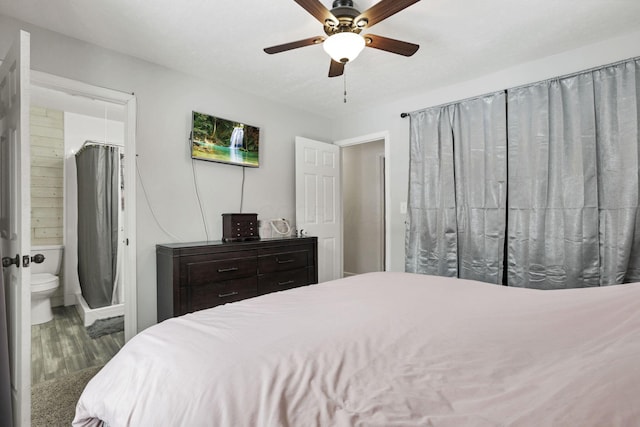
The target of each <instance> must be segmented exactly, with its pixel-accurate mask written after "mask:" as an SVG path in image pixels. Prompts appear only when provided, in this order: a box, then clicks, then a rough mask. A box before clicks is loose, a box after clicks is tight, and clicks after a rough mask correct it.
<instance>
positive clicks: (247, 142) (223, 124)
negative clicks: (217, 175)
mask: <svg viewBox="0 0 640 427" xmlns="http://www.w3.org/2000/svg"><path fill="white" fill-rule="evenodd" d="M259 148H260V128H257V127H255V126H251V125H248V124H246V123H240V122H234V121H231V120H226V119H221V118H219V117H214V116H210V115H208V114H203V113H198V112H197V111H194V112H193V115H192V120H191V157H192V158H194V159H198V160H208V161H211V162H221V163H228V164H232V165H238V166H248V167H252V168H257V167H259V166H260V161H259V151H260V150H259Z"/></svg>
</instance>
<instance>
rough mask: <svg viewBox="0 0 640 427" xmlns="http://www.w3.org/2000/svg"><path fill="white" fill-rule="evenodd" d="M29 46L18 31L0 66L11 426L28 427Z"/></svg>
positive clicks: (0, 194)
mask: <svg viewBox="0 0 640 427" xmlns="http://www.w3.org/2000/svg"><path fill="white" fill-rule="evenodd" d="M29 45H30V35H29V33H27V32H24V31H20V32H19V34H18V37H17V39H16V40H15V41H14V43H13V45H12V46H11V48H10V49H9V52H8V53H7V54H6V55H5V57H4V58H5V59H4V61H3V62H2V65H1V66H0V144H1V148H0V168H1V170H0V176H1V177H2V185H1V191H0V235H1V237H2V254H3V259H2V261H3V262H2V265H3V274H4V279H5V282H4V283H5V295H6V298H7V311H8V313H7V323H8V325H7V327H8V335H9V362H10V374H11V375H10V376H11V400H12V406H13V424H14V425H15V426H28V425H30V423H31V378H30V377H31V374H30V371H31V356H30V355H31V321H30V318H31V287H30V282H31V273H30V270H29V268H28V267H29V264H30V260H31V235H30V228H31V213H30V211H31V194H30V193H31V190H30V181H31V178H30V168H31V166H30V152H29V81H30V74H29V69H30V47H29ZM5 265H6V267H5Z"/></svg>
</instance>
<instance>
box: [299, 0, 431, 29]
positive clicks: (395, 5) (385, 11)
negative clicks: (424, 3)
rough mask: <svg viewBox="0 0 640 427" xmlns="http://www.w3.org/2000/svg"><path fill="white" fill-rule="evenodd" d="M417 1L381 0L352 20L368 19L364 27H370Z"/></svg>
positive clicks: (417, 0)
mask: <svg viewBox="0 0 640 427" xmlns="http://www.w3.org/2000/svg"><path fill="white" fill-rule="evenodd" d="M296 1H297V0H296ZM419 1H420V0H381V1H380V2H378V3H376V4H374V5H373V6H371V7H370V8H369V9H367V10H365V11H364V12H362V13H361V14H360V15H359V16H358V17H356V19H354V20H353V22H358V21H359V20H361V19H362V18H365V19H366V20H367V21H368V23H367V25H366V27H371V26H373V25H375V24H377V23H378V22H380V21H382V20H383V19H387V18H388V17H390V16H391V15H395V14H396V13H398V12H400V11H401V10H402V9H406V8H407V7H409V6H411V5H412V4H414V3H417V2H419Z"/></svg>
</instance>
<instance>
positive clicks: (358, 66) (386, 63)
mask: <svg viewBox="0 0 640 427" xmlns="http://www.w3.org/2000/svg"><path fill="white" fill-rule="evenodd" d="M321 1H322V3H323V4H324V5H325V6H326V7H327V8H329V9H330V8H331V1H330V0H321ZM376 2H377V1H376V0H354V3H355V6H356V7H357V8H358V9H359V10H360V11H364V10H366V9H367V8H369V7H370V6H372V5H373V4H375V3H376ZM0 13H2V14H4V15H8V16H11V17H14V18H17V19H20V20H23V21H26V22H29V23H31V24H35V25H37V26H40V27H44V28H47V29H50V30H53V31H56V32H59V33H62V34H65V35H67V36H70V37H74V38H77V39H81V40H84V41H87V42H90V43H93V44H96V45H99V46H102V47H105V48H109V49H113V50H116V51H119V52H122V53H125V54H128V55H132V56H136V57H139V58H142V59H145V60H147V61H150V62H154V63H157V64H160V65H164V66H166V67H169V68H173V69H176V70H181V71H184V72H186V73H190V74H195V75H197V76H200V77H202V78H204V79H209V80H213V81H216V82H218V83H219V82H221V81H224V82H225V83H226V84H227V85H228V86H232V87H237V88H238V89H240V90H243V91H248V92H250V93H253V94H256V95H258V96H262V97H265V98H270V99H274V100H277V101H279V102H282V103H285V104H289V105H292V106H294V107H297V108H302V109H305V110H309V111H313V112H316V113H319V114H322V115H325V116H328V117H335V116H337V115H339V114H345V113H350V112H353V111H356V110H357V109H359V108H362V107H364V106H368V105H371V104H373V103H379V102H384V101H385V100H389V99H393V98H396V97H402V96H407V95H411V94H412V93H414V92H415V91H416V90H418V91H420V92H422V91H427V90H431V89H435V88H438V87H442V86H445V85H449V84H453V83H456V82H459V81H464V80H468V79H471V78H474V77H477V76H480V75H483V74H487V73H491V72H494V71H497V70H500V69H503V68H506V67H509V66H513V65H516V64H518V63H522V62H527V61H531V60H535V59H538V58H541V57H544V56H548V55H552V54H555V53H559V52H562V51H566V50H570V49H574V48H577V47H580V46H583V45H587V44H591V43H594V42H596V41H598V40H603V39H608V38H612V37H615V36H619V35H622V34H626V33H629V32H632V31H637V30H638V29H640V0H527V1H523V0H422V1H420V2H418V3H416V4H414V5H413V6H410V7H409V8H407V9H405V10H404V11H402V12H400V13H398V14H396V15H394V16H392V17H390V18H388V19H386V20H385V21H383V22H381V23H379V24H377V25H375V26H373V27H372V28H371V30H369V31H368V32H371V33H373V34H378V35H383V36H387V37H391V38H395V39H399V40H405V41H409V42H413V43H417V44H419V45H420V50H418V52H417V53H416V54H415V55H414V56H413V57H410V58H405V57H402V56H398V55H394V54H390V53H386V52H382V51H379V50H376V49H365V51H364V52H363V53H362V54H361V55H360V56H359V57H358V58H357V59H356V60H355V61H353V63H351V64H348V65H347V67H346V77H347V85H348V92H349V94H348V103H347V104H343V100H342V90H343V80H342V78H341V77H337V78H332V79H329V78H328V77H327V72H328V69H329V57H328V56H327V55H326V54H325V53H324V51H323V49H322V47H321V46H310V47H305V48H301V49H295V50H292V51H288V52H284V53H280V54H276V55H267V54H265V53H264V52H263V51H262V49H263V48H264V47H268V46H273V45H278V44H282V43H286V42H289V41H294V40H300V39H304V38H307V37H311V36H314V35H322V34H323V32H322V27H321V25H320V23H319V22H318V21H316V20H315V18H313V17H312V16H311V15H309V14H308V13H307V12H306V11H305V10H304V9H302V8H301V7H300V6H299V5H298V4H296V3H295V2H293V1H292V0H269V1H267V0H226V1H222V0H180V1H176V0H55V1H54V0H0Z"/></svg>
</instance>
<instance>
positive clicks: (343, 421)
mask: <svg viewBox="0 0 640 427" xmlns="http://www.w3.org/2000/svg"><path fill="white" fill-rule="evenodd" d="M100 420H103V421H104V422H106V423H107V424H108V425H109V426H112V427H116V426H126V425H131V426H233V427H241V426H251V427H253V426H304V427H306V426H447V427H449V426H451V427H460V426H483V427H484V426H536V427H538V426H580V427H586V426H608V427H613V426H639V425H640V284H629V285H618V286H610V287H603V288H595V289H571V290H556V291H538V290H530V289H515V288H506V287H502V286H496V285H490V284H484V283H479V282H473V281H466V280H459V279H448V278H442V277H430V276H421V275H412V274H406V273H374V274H366V275H361V276H354V277H351V278H348V279H342V280H337V281H333V282H327V283H324V284H320V285H314V286H308V287H304V288H298V289H294V290H290V291H286V292H279V293H276V294H269V295H265V296H262V297H259V298H254V299H250V300H245V301H241V302H237V303H233V304H229V305H225V306H221V307H217V308H214V309H209V310H204V311H200V312H197V313H194V314H189V315H186V316H183V317H180V318H175V319H171V320H168V321H165V322H163V323H161V324H159V325H156V326H154V327H151V328H149V329H147V330H145V331H144V332H142V333H140V334H139V335H137V336H136V337H135V338H133V339H132V340H131V341H130V342H129V343H128V344H127V345H126V346H125V347H124V348H123V349H122V350H121V351H120V352H119V353H118V354H117V355H116V356H115V357H114V358H113V360H112V361H111V362H109V363H108V364H107V365H106V366H105V367H104V368H103V369H102V370H101V371H100V372H99V373H98V375H96V377H95V378H93V379H92V380H91V382H90V383H89V384H88V385H87V387H86V389H85V390H84V392H83V394H82V396H81V398H80V401H79V402H78V406H77V412H76V418H75V420H74V425H75V426H94V425H100Z"/></svg>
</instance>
